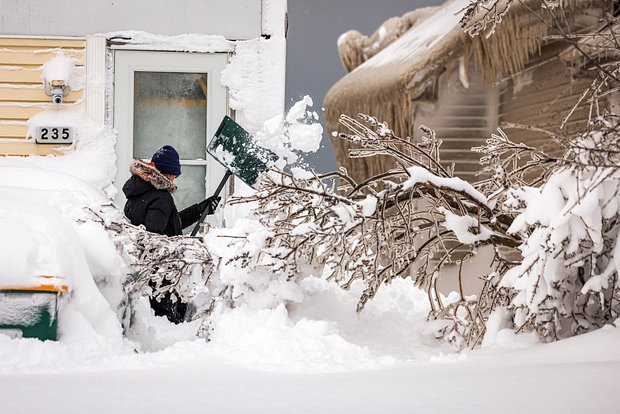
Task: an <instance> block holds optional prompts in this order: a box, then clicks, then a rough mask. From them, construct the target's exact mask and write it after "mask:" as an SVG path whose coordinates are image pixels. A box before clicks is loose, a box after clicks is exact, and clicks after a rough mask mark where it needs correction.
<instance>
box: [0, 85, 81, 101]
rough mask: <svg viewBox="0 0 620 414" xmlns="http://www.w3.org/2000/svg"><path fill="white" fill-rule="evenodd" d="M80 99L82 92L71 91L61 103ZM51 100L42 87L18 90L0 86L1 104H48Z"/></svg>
mask: <svg viewBox="0 0 620 414" xmlns="http://www.w3.org/2000/svg"><path fill="white" fill-rule="evenodd" d="M81 97H82V91H71V93H70V94H69V95H68V96H65V97H64V99H63V102H65V103H72V102H75V101H77V100H78V99H80V98H81ZM51 100H52V98H50V97H49V96H47V95H46V94H45V91H44V90H43V87H41V88H40V89H33V88H28V89H20V88H10V87H2V86H0V101H2V102H7V101H8V102H42V103H49V102H51Z"/></svg>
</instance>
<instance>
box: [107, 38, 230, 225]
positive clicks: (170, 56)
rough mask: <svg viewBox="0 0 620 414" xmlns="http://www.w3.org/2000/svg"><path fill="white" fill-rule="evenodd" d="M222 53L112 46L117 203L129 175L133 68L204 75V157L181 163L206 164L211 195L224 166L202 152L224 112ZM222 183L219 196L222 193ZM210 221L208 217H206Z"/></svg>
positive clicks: (120, 201)
mask: <svg viewBox="0 0 620 414" xmlns="http://www.w3.org/2000/svg"><path fill="white" fill-rule="evenodd" d="M228 57H229V56H228V54H226V53H215V54H207V53H183V52H159V51H135V50H116V51H115V52H114V127H115V128H116V130H117V131H118V139H117V142H116V148H115V149H116V155H117V174H116V179H115V182H114V183H115V186H116V188H117V189H118V190H119V191H118V193H117V196H116V198H115V203H116V205H118V206H121V207H122V206H123V205H124V203H125V197H124V194H123V193H122V191H121V187H122V185H123V184H124V183H125V181H126V180H127V179H128V178H129V176H130V173H129V165H130V163H131V161H132V159H133V158H134V154H133V151H134V75H135V72H173V73H203V74H206V76H207V85H208V88H207V103H208V104H207V108H206V111H207V114H206V119H207V125H206V136H205V159H204V160H201V159H198V160H184V159H183V154H180V156H181V159H182V165H206V168H207V172H206V179H205V188H204V191H205V194H206V195H207V196H209V195H211V194H212V193H213V191H214V190H215V189H216V188H217V185H218V184H219V182H220V180H221V178H222V177H223V176H224V173H225V170H224V168H223V167H222V166H221V165H220V164H219V163H217V161H215V160H214V159H213V158H212V157H211V156H209V155H207V154H206V146H207V144H208V142H209V141H210V140H211V137H213V135H214V134H215V131H216V129H217V127H218V126H219V123H220V121H221V120H222V118H223V117H224V115H226V114H227V112H228V104H227V94H226V88H225V87H224V86H223V85H222V84H221V83H220V74H221V72H222V71H223V70H224V68H225V66H226V64H227V63H228ZM225 191H226V187H225V189H224V191H223V194H222V196H223V198H225V197H226V195H227V194H226V193H225ZM210 221H211V222H212V224H215V223H213V221H212V220H210Z"/></svg>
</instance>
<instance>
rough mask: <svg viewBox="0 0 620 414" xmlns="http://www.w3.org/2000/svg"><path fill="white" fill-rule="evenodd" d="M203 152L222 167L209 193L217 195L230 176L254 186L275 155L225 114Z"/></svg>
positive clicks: (196, 228) (197, 225) (204, 215)
mask: <svg viewBox="0 0 620 414" xmlns="http://www.w3.org/2000/svg"><path fill="white" fill-rule="evenodd" d="M207 152H208V153H209V154H211V155H212V156H213V158H215V159H216V160H217V161H218V162H219V163H220V164H222V165H223V166H224V168H226V174H224V177H223V178H222V181H220V184H219V185H218V186H217V189H216V190H215V192H214V193H213V196H214V197H217V196H218V195H219V194H220V192H221V191H222V188H224V185H225V184H226V182H227V181H228V178H229V177H230V176H231V175H233V174H234V175H235V176H237V177H238V178H239V179H240V180H241V181H243V182H244V183H246V184H247V185H249V186H250V187H252V188H257V186H258V177H259V175H260V173H262V172H263V171H265V170H266V169H267V166H268V163H271V162H274V161H276V160H277V159H278V156H277V155H276V154H274V153H273V152H271V151H270V150H268V149H266V148H262V147H259V146H258V145H256V143H255V142H254V141H253V139H252V136H251V135H250V134H249V132H247V131H246V130H245V129H243V128H242V127H241V126H240V125H239V124H237V123H236V122H235V121H233V120H232V119H231V118H229V117H228V116H224V119H223V120H222V123H221V124H220V126H219V127H218V128H217V131H215V135H214V136H213V139H212V140H211V143H210V144H209V146H208V147H207ZM207 214H208V209H207V210H205V211H204V212H203V213H202V216H200V219H199V220H198V223H196V226H195V227H194V230H192V234H191V235H192V236H195V235H196V234H197V233H198V229H199V228H200V225H201V224H202V222H203V221H204V219H205V218H206V217H207Z"/></svg>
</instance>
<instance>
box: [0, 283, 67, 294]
mask: <svg viewBox="0 0 620 414" xmlns="http://www.w3.org/2000/svg"><path fill="white" fill-rule="evenodd" d="M3 290H9V291H17V290H24V291H29V292H51V293H60V294H65V293H67V292H68V291H69V286H67V285H38V286H2V287H0V291H3Z"/></svg>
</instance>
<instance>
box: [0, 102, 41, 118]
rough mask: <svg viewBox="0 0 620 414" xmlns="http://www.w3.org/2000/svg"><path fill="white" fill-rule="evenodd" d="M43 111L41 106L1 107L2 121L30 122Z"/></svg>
mask: <svg viewBox="0 0 620 414" xmlns="http://www.w3.org/2000/svg"><path fill="white" fill-rule="evenodd" d="M42 110H43V108H42V107H40V106H17V105H16V106H9V105H0V119H2V120H8V121H24V120H28V119H29V118H30V117H31V116H34V115H36V114H38V113H39V112H41V111H42Z"/></svg>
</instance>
